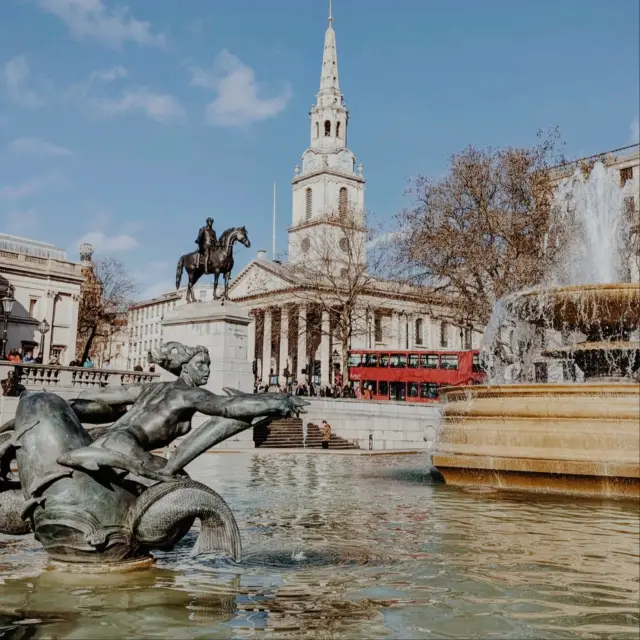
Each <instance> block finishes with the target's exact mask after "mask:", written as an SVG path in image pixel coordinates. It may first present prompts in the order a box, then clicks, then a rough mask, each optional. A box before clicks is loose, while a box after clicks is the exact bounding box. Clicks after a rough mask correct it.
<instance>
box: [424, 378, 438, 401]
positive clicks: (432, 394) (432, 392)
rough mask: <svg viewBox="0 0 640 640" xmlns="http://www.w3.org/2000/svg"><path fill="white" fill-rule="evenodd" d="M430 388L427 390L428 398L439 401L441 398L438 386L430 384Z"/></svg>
mask: <svg viewBox="0 0 640 640" xmlns="http://www.w3.org/2000/svg"><path fill="white" fill-rule="evenodd" d="M428 386H429V388H428V389H427V396H428V397H429V398H430V399H431V400H437V399H438V397H439V396H440V392H439V390H438V385H437V384H434V383H432V382H430V383H429V385H428Z"/></svg>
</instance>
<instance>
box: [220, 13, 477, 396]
mask: <svg viewBox="0 0 640 640" xmlns="http://www.w3.org/2000/svg"><path fill="white" fill-rule="evenodd" d="M332 22H333V21H332V19H331V17H330V18H329V25H328V28H327V30H326V33H325V38H324V50H323V55H322V71H321V76H320V87H319V91H318V93H317V96H316V103H315V105H313V106H312V108H311V110H310V112H309V120H310V127H309V138H310V141H309V147H308V148H307V149H306V151H305V152H304V153H303V154H302V159H301V164H300V165H297V166H296V167H295V171H294V177H293V180H292V182H291V184H292V220H291V226H290V228H289V230H288V235H289V238H288V260H287V261H279V260H268V259H267V257H266V252H265V251H259V252H258V255H257V258H256V259H255V260H253V261H252V262H251V263H250V264H249V265H248V266H247V267H246V268H245V269H244V270H243V271H242V272H241V273H240V274H238V276H237V277H236V278H235V279H234V280H233V282H232V284H231V286H230V290H229V294H230V297H231V299H232V300H234V301H235V302H237V303H241V304H243V305H245V306H247V307H248V308H249V309H250V313H251V315H252V316H253V319H254V320H253V322H252V324H251V325H250V331H249V353H250V354H251V353H253V354H254V362H255V365H256V366H255V371H256V375H257V378H258V379H259V380H261V381H262V382H264V383H267V384H268V383H269V382H274V380H273V378H274V376H278V377H279V379H278V382H279V383H280V384H282V382H283V379H284V377H288V378H290V379H296V380H305V379H307V378H311V375H313V379H314V381H315V382H316V383H319V384H321V385H328V384H332V383H333V382H334V379H335V371H336V362H343V361H344V358H342V357H341V354H343V353H344V352H345V350H344V347H345V344H344V340H345V339H346V338H345V333H344V331H343V332H342V335H336V332H335V331H334V328H335V326H336V325H337V324H338V323H334V322H333V321H332V315H334V317H335V314H333V311H334V309H333V308H332V307H331V304H329V305H328V304H327V303H326V301H327V299H330V300H333V302H334V303H335V310H336V313H339V308H340V307H341V305H342V308H343V309H344V304H345V302H344V301H346V299H347V298H348V297H349V296H350V295H351V293H350V288H353V282H354V279H359V281H360V286H359V287H358V291H355V290H353V292H352V293H353V296H352V298H357V303H356V304H355V306H354V308H353V310H352V311H351V310H350V313H351V312H353V314H354V315H356V316H357V318H354V319H353V321H352V330H351V331H350V332H349V336H348V342H349V344H348V349H358V348H360V349H395V350H409V349H425V350H427V349H431V350H433V349H438V350H442V349H444V350H446V349H463V348H464V349H468V348H472V347H474V348H475V347H477V346H478V345H479V340H480V337H481V331H480V328H478V327H476V328H474V327H470V326H464V325H463V326H462V327H460V326H455V324H454V322H452V321H451V320H449V321H446V320H443V318H445V317H448V318H452V317H454V315H455V314H454V315H453V316H452V313H451V309H450V308H445V306H443V305H439V304H438V303H437V302H436V303H432V304H429V305H427V304H425V302H424V291H423V290H417V289H416V288H413V287H410V286H408V285H406V284H401V283H398V282H391V281H387V280H382V279H379V278H376V277H374V276H372V275H368V274H367V273H366V262H367V260H368V259H369V257H368V256H369V252H368V250H367V248H368V247H367V240H368V238H367V229H366V219H365V197H364V195H365V179H364V175H363V166H362V164H358V163H357V161H356V157H355V155H354V153H353V152H352V151H351V150H350V149H349V147H348V146H347V142H348V129H349V124H350V120H349V111H348V110H347V107H346V104H345V101H344V96H343V94H342V91H341V89H340V84H339V73H338V56H337V49H336V34H335V31H334V29H333V24H332ZM354 247H355V249H354ZM336 270H338V271H339V272H338V273H336V272H335V271H336ZM323 273H324V277H322V275H320V274H323ZM354 273H357V275H354ZM341 301H343V302H341ZM349 304H351V303H349ZM287 374H288V375H287Z"/></svg>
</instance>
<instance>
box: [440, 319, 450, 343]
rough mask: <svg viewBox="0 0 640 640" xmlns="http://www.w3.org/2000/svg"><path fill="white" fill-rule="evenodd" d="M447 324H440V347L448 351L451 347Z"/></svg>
mask: <svg viewBox="0 0 640 640" xmlns="http://www.w3.org/2000/svg"><path fill="white" fill-rule="evenodd" d="M447 334H448V331H447V323H446V322H441V323H440V346H441V347H442V348H444V349H446V348H447V347H448V346H449V336H448V335H447Z"/></svg>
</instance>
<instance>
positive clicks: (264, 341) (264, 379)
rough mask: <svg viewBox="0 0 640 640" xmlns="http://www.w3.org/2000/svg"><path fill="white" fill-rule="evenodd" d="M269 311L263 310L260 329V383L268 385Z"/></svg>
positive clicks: (270, 316) (270, 314) (269, 361)
mask: <svg viewBox="0 0 640 640" xmlns="http://www.w3.org/2000/svg"><path fill="white" fill-rule="evenodd" d="M271 319H272V312H271V309H269V308H267V309H265V310H264V323H263V329H262V382H263V383H264V384H269V370H270V369H271Z"/></svg>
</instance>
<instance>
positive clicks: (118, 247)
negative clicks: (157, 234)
mask: <svg viewBox="0 0 640 640" xmlns="http://www.w3.org/2000/svg"><path fill="white" fill-rule="evenodd" d="M85 242H86V243H88V244H90V245H92V246H93V248H94V249H95V250H96V251H129V250H130V249H135V248H136V247H137V246H138V241H137V240H136V239H135V238H134V237H132V236H129V235H126V234H122V235H119V236H108V235H106V234H105V233H103V232H102V231H90V232H89V233H85V235H83V236H82V238H80V239H79V240H78V241H77V242H76V246H78V247H79V246H80V245H81V244H84V243H85Z"/></svg>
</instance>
